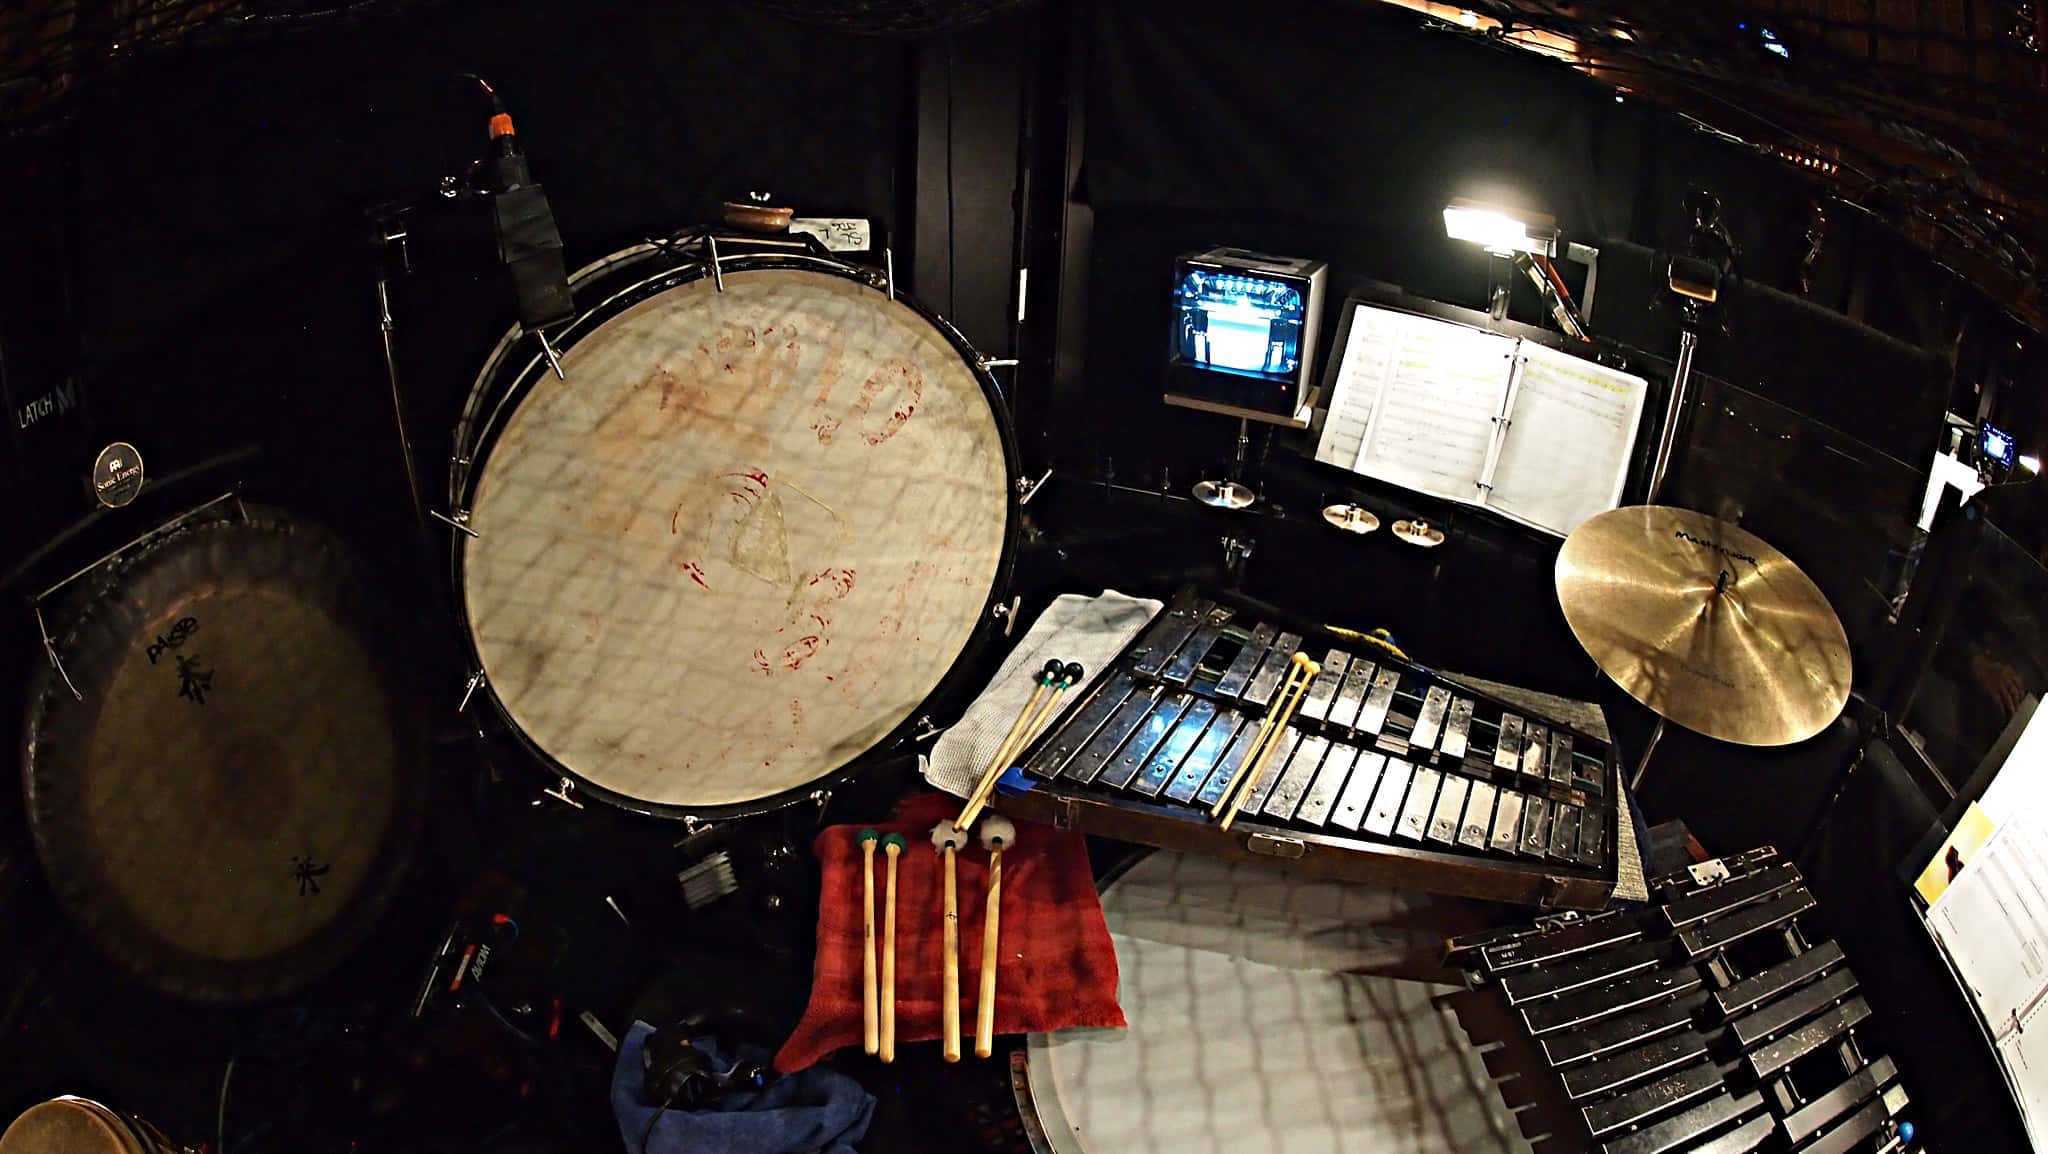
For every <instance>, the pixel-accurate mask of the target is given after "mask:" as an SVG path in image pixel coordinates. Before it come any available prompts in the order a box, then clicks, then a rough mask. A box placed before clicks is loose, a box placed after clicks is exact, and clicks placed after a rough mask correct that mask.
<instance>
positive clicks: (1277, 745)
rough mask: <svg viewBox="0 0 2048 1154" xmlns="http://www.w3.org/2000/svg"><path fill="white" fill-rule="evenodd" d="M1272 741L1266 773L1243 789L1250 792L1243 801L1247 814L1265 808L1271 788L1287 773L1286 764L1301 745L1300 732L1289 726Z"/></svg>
mask: <svg viewBox="0 0 2048 1154" xmlns="http://www.w3.org/2000/svg"><path fill="white" fill-rule="evenodd" d="M1273 741H1274V749H1273V760H1271V761H1269V762H1267V763H1266V772H1264V773H1262V774H1260V775H1259V780H1257V781H1255V782H1252V783H1251V784H1250V785H1248V786H1246V787H1245V788H1247V789H1249V790H1250V791H1251V792H1250V793H1249V794H1248V795H1246V797H1245V799H1244V808H1245V811H1246V812H1247V813H1259V812H1261V811H1263V810H1264V809H1265V808H1266V799H1267V798H1269V797H1272V796H1273V787H1274V786H1275V785H1276V784H1278V783H1279V780H1280V778H1281V776H1282V775H1283V774H1285V773H1286V772H1287V765H1288V763H1289V762H1291V761H1293V760H1294V751H1295V749H1296V748H1297V747H1299V746H1300V745H1301V731H1300V730H1299V729H1296V728H1294V727H1293V726H1291V725H1290V726H1288V727H1287V729H1286V730H1284V731H1283V732H1281V734H1280V735H1279V736H1278V737H1276V738H1274V739H1273Z"/></svg>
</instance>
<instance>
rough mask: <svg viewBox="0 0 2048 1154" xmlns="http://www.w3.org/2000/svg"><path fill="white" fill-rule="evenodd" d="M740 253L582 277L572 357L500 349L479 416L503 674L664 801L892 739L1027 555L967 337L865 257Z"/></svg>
mask: <svg viewBox="0 0 2048 1154" xmlns="http://www.w3.org/2000/svg"><path fill="white" fill-rule="evenodd" d="M720 267H721V270H722V271H721V274H720V275H718V276H716V277H714V276H712V275H710V273H709V271H708V270H707V269H706V268H705V267H704V266H703V265H702V264H700V263H696V262H694V261H679V260H678V259H677V258H676V257H675V256H674V255H673V254H672V253H671V252H670V251H668V250H665V249H654V248H642V249H638V250H629V251H628V252H626V253H623V254H621V255H620V256H618V257H614V258H610V259H609V260H607V261H604V262H600V263H599V264H598V265H596V266H593V267H592V268H591V269H587V270H585V271H584V272H582V273H579V274H578V276H577V278H576V284H575V288H576V293H577V299H578V301H579V303H583V302H597V303H596V304H595V305H594V307H593V311H592V312H590V313H586V314H585V315H584V316H583V317H581V318H579V319H578V320H577V321H575V322H573V323H572V324H571V325H569V326H568V327H567V329H566V330H565V331H564V332H563V333H561V334H560V336H559V337H558V344H557V347H558V348H559V349H560V350H561V369H562V376H561V377H560V378H557V377H556V376H555V374H554V373H553V372H552V371H549V370H548V368H547V366H546V365H544V364H537V363H535V362H533V361H531V360H530V359H529V360H522V361H521V362H520V364H519V365H514V363H513V361H512V358H511V357H510V356H509V355H508V350H509V349H511V348H513V347H521V348H525V347H528V346H514V345H507V346H501V349H500V354H499V356H498V357H496V358H494V362H493V364H491V365H489V366H487V367H486V369H485V371H484V373H483V375H482V377H481V378H480V379H479V382H478V389H477V391H476V393H475V394H473V395H472V399H471V402H470V406H469V409H470V415H469V417H467V418H466V419H465V424H466V426H467V427H465V428H464V429H462V430H459V431H458V438H459V440H460V441H461V442H462V443H468V444H475V445H477V446H478V447H477V448H476V449H474V450H473V454H472V455H473V456H474V458H475V462H476V463H475V467H474V469H473V470H472V469H469V468H468V467H467V466H464V467H463V468H461V469H458V472H457V476H456V477H455V496H456V499H457V502H458V505H459V506H461V507H463V508H466V509H467V510H468V528H469V530H470V531H471V533H473V534H474V535H473V536H472V535H470V534H468V533H465V534H458V535H457V541H456V565H457V570H458V573H457V578H458V584H459V588H460V591H461V595H462V607H463V611H464V618H465V624H466V625H467V628H468V632H469V639H470V641H471V643H472V646H473V649H474V652H475V655H476V659H477V662H478V665H479V667H480V669H481V671H482V673H483V676H484V685H483V688H484V694H483V696H486V697H487V698H488V699H489V700H490V701H491V702H494V703H495V704H496V706H497V707H498V708H499V709H500V710H502V712H503V714H504V715H505V717H506V718H507V719H508V720H509V722H510V723H511V725H512V726H513V727H514V728H515V729H516V731H517V732H518V733H519V734H520V735H522V736H523V737H524V738H525V739H526V740H527V742H528V744H529V745H530V746H531V747H532V748H534V749H535V750H536V751H537V752H539V753H540V754H541V755H543V756H544V757H545V758H547V759H549V760H551V761H552V762H553V763H554V764H555V765H556V766H558V767H559V768H560V769H562V770H564V771H566V772H567V773H570V774H574V775H576V776H577V777H578V778H580V779H581V780H582V781H583V782H584V783H585V784H586V785H589V786H592V787H594V788H595V789H596V790H598V791H600V793H601V795H603V796H606V797H608V798H609V799H610V800H613V801H615V802H618V803H620V804H623V805H626V806H628V807H629V808H634V809H640V810H642V811H645V812H657V813H666V812H672V811H676V810H682V811H696V812H705V811H709V810H712V809H718V808H720V807H742V808H745V807H749V806H754V807H759V806H766V805H772V804H774V799H776V798H777V797H778V796H784V795H790V794H791V793H792V791H798V790H801V789H803V788H806V787H808V786H809V785H810V783H813V782H816V781H818V780H820V779H821V778H824V777H826V776H828V775H829V774H831V773H833V772H834V771H835V770H837V769H839V768H841V767H843V766H845V765H847V764H848V763H849V762H850V761H851V760H852V759H854V758H856V757H857V756H858V755H860V754H861V753H863V752H865V751H867V750H869V749H871V748H873V747H874V746H876V745H877V744H879V743H881V742H882V741H883V740H884V739H885V738H886V737H887V736H888V735H889V734H890V733H891V732H893V731H895V730H896V729H897V728H898V727H899V726H900V725H903V724H906V723H907V721H908V719H910V718H911V717H912V716H913V715H914V713H915V712H916V711H917V710H918V708H919V706H920V704H921V703H922V702H924V701H925V700H926V699H927V698H928V697H929V696H931V695H932V694H933V693H934V691H935V689H936V687H938V686H939V684H940V683H941V681H942V680H943V679H944V678H945V677H946V676H947V675H948V673H949V672H950V671H951V670H952V669H953V667H954V665H955V663H956V662H957V661H958V660H959V658H960V655H961V654H962V652H963V651H964V650H965V649H966V647H967V646H968V644H969V643H970V641H971V639H972V638H973V637H974V636H975V635H976V634H977V633H978V632H979V631H981V630H982V629H984V628H985V627H986V625H987V623H988V622H989V621H990V620H991V615H990V613H989V606H990V604H991V601H992V599H993V598H994V596H995V591H996V589H997V587H998V584H999V582H1000V580H1001V577H1002V575H1003V573H1004V572H1005V570H1006V568H1007V563H1008V551H1009V542H1010V514H1011V509H1012V504H1013V502H1014V501H1015V495H1014V490H1013V488H1012V485H1011V480H1012V477H1013V476H1014V468H1013V466H1012V460H1013V453H1012V451H1011V449H1010V447H1009V446H1010V440H1009V436H1008V432H1007V425H1006V424H1004V418H1003V415H1002V413H1001V411H1000V409H999V408H998V402H996V401H995V400H994V396H993V389H994V386H993V383H992V382H990V381H988V379H987V374H986V372H984V371H982V370H981V369H980V368H979V366H978V364H977V363H976V362H975V360H974V358H973V355H972V353H971V351H970V350H968V349H966V347H965V345H964V343H963V342H961V341H960V340H959V337H958V335H957V334H955V333H953V332H952V331H951V330H950V329H947V328H945V327H943V326H942V325H941V324H939V323H936V322H935V321H934V319H933V318H931V317H930V316H928V315H927V314H925V313H923V312H922V311H921V310H919V309H918V308H917V307H916V306H915V305H914V304H912V303H911V302H909V301H907V300H905V299H903V298H902V297H900V296H893V297H892V296H891V295H890V294H889V293H887V292H886V291H885V290H884V289H883V288H881V287H878V286H877V285H876V284H875V283H873V282H872V281H870V280H869V279H868V277H867V275H866V274H864V273H862V272H859V271H857V270H854V269H852V268H851V267H849V266H845V265H841V264H837V263H835V262H830V261H827V260H824V259H821V258H813V257H805V258H796V257H788V258H772V257H757V258H751V259H749V260H735V259H732V258H727V259H726V260H725V261H724V262H723V263H722V264H721V266H720ZM507 376H511V377H515V378H517V380H516V382H515V383H513V384H511V385H509V386H508V385H507V384H506V382H505V381H504V380H503V379H502V378H504V377H507ZM494 394H495V395H497V396H500V397H502V398H503V399H499V400H493V399H492V397H493V395H494ZM494 412H496V413H502V414H504V415H503V416H502V417H499V416H493V415H492V414H493V413H494Z"/></svg>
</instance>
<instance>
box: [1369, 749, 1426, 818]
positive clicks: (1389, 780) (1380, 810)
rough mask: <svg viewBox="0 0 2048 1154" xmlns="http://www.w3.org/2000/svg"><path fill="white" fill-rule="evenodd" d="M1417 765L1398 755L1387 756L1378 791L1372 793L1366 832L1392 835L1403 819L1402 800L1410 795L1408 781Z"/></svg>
mask: <svg viewBox="0 0 2048 1154" xmlns="http://www.w3.org/2000/svg"><path fill="white" fill-rule="evenodd" d="M1414 774H1415V767H1414V766H1412V765H1410V764H1408V763H1407V762H1405V761H1402V760H1401V759H1400V758H1398V757H1390V758H1387V765H1386V768H1385V769H1384V770H1383V771H1381V773H1380V786H1379V790H1378V792H1376V793H1374V794H1373V795H1372V809H1371V810H1369V811H1368V812H1367V813H1366V818H1365V832H1367V833H1369V834H1372V835H1373V836H1375V837H1392V836H1393V834H1394V826H1395V825H1396V824H1397V823H1398V822H1399V821H1400V820H1401V802H1402V800H1403V799H1405V798H1406V797H1407V795H1408V783H1409V781H1410V780H1411V779H1412V778H1413V777H1414Z"/></svg>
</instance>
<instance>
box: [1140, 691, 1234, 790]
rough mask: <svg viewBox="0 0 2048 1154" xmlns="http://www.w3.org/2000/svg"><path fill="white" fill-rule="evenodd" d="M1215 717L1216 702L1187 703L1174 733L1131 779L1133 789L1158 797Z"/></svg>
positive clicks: (1199, 700)
mask: <svg viewBox="0 0 2048 1154" xmlns="http://www.w3.org/2000/svg"><path fill="white" fill-rule="evenodd" d="M1215 716H1216V703H1215V702H1213V701H1207V700H1202V699H1197V700H1196V701H1195V703H1194V704H1192V705H1190V706H1188V707H1187V710H1186V711H1185V712H1183V713H1182V714H1181V715H1180V721H1179V722H1178V723H1177V724H1175V725H1174V727H1173V732H1172V733H1171V734H1169V735H1168V736H1167V738H1166V740H1165V741H1162V742H1160V743H1159V748H1158V749H1156V750H1153V751H1152V756H1151V757H1150V758H1149V759H1148V760H1147V761H1146V762H1145V766H1144V768H1143V769H1140V770H1139V771H1138V776H1137V777H1135V778H1133V779H1132V780H1131V789H1132V790H1133V791H1135V792H1137V793H1140V794H1143V795H1144V796H1146V797H1158V796H1159V791H1160V790H1161V789H1163V788H1165V786H1166V782H1167V779H1169V778H1171V777H1172V776H1173V774H1174V771H1175V770H1177V769H1179V768H1180V763H1181V760H1182V759H1183V758H1185V757H1187V755H1188V753H1189V752H1190V751H1191V750H1193V749H1194V747H1195V742H1197V741H1199V740H1201V737H1202V734H1203V733H1205V732H1207V730H1208V728H1209V722H1210V720H1211V719H1212V718H1214V717H1215Z"/></svg>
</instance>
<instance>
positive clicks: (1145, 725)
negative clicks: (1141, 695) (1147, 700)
mask: <svg viewBox="0 0 2048 1154" xmlns="http://www.w3.org/2000/svg"><path fill="white" fill-rule="evenodd" d="M1191 700H1193V699H1192V698H1190V697H1189V696H1188V695H1187V694H1185V693H1169V694H1167V695H1166V696H1165V697H1163V698H1160V699H1159V701H1158V702H1157V703H1156V704H1155V705H1153V707H1152V712H1151V713H1150V714H1148V715H1146V717H1145V719H1144V720H1143V721H1142V722H1140V723H1139V724H1138V728H1137V729H1135V730H1133V731H1132V732H1131V736H1130V739H1129V740H1127V741H1125V742H1124V748H1123V752H1122V753H1120V754H1118V755H1117V756H1116V757H1114V758H1112V759H1111V760H1110V761H1109V762H1108V763H1107V764H1106V765H1104V766H1103V767H1102V772H1101V773H1099V774H1097V775H1096V777H1095V780H1096V781H1099V782H1101V783H1102V784H1103V785H1106V786H1109V787H1111V788H1112V789H1122V788H1124V787H1125V786H1127V785H1129V784H1130V783H1131V779H1132V778H1134V777H1136V776H1137V775H1138V770H1139V769H1140V768H1141V767H1142V766H1144V764H1145V762H1146V761H1147V760H1149V759H1150V758H1151V756H1152V754H1153V753H1154V752H1155V751H1156V750H1158V748H1159V747H1160V746H1161V745H1164V744H1165V743H1166V738H1167V735H1168V734H1170V733H1172V732H1173V727H1174V725H1175V724H1176V723H1177V722H1179V721H1180V715H1181V711H1183V710H1185V709H1186V708H1187V707H1188V703H1189V702H1190V701H1191Z"/></svg>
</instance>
